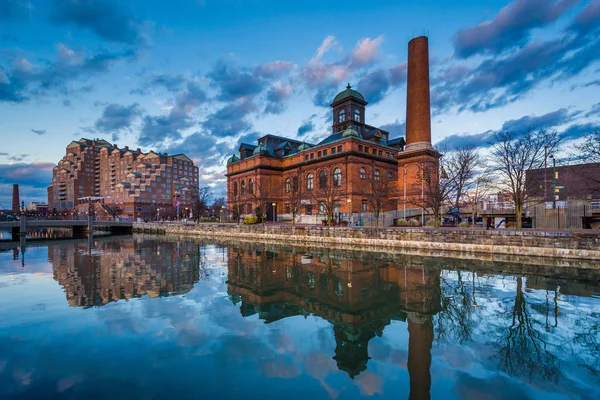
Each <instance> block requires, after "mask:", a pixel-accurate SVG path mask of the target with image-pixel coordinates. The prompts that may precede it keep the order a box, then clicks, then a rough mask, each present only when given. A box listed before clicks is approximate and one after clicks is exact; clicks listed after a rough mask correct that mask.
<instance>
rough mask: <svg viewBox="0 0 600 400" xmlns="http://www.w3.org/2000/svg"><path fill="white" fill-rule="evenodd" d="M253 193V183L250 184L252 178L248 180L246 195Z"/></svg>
mask: <svg viewBox="0 0 600 400" xmlns="http://www.w3.org/2000/svg"><path fill="white" fill-rule="evenodd" d="M252 193H254V182H252V178H250V179H248V194H252Z"/></svg>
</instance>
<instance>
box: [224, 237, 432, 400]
mask: <svg viewBox="0 0 600 400" xmlns="http://www.w3.org/2000/svg"><path fill="white" fill-rule="evenodd" d="M439 273H440V271H439V270H437V269H431V268H428V269H424V268H422V267H410V266H392V265H383V266H379V265H373V264H366V263H363V262H362V261H360V260H347V259H335V258H323V257H319V256H316V255H315V256H312V255H300V254H293V253H272V252H268V251H252V250H247V249H232V248H230V249H229V250H228V282H227V283H228V291H229V293H230V294H231V295H232V298H233V299H234V301H236V302H237V301H241V304H240V310H241V313H242V315H244V316H249V315H253V314H258V315H259V317H260V318H261V319H263V320H265V322H267V323H270V322H273V321H277V320H279V319H282V318H286V317H290V316H294V315H308V314H314V315H317V316H319V317H321V318H323V319H325V320H327V321H329V322H330V323H331V324H332V325H333V333H334V336H335V340H336V348H335V356H334V359H335V360H336V363H337V365H338V368H339V369H340V370H342V371H345V372H347V373H348V374H349V375H350V377H352V378H353V377H354V376H356V375H358V374H359V373H360V372H362V371H364V370H365V369H366V366H367V362H368V360H369V355H368V343H369V341H370V340H371V339H372V338H373V337H375V336H376V335H377V336H381V335H382V334H383V331H384V328H385V327H386V326H387V325H389V324H390V323H391V321H392V320H401V321H408V329H409V332H410V340H409V360H408V361H409V371H410V372H411V382H412V381H413V378H414V379H415V380H416V382H419V383H418V384H417V383H415V386H414V388H415V390H417V387H419V388H421V387H422V390H427V392H428V391H429V386H428V384H427V382H428V380H429V379H430V375H429V363H430V361H431V355H430V353H429V350H430V349H431V343H432V341H433V325H432V322H431V321H432V315H433V314H435V313H437V312H438V311H439V310H440V292H439V290H440V286H439V285H440V281H439Z"/></svg>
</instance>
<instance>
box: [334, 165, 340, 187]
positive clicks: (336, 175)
mask: <svg viewBox="0 0 600 400" xmlns="http://www.w3.org/2000/svg"><path fill="white" fill-rule="evenodd" d="M333 186H342V170H341V169H339V168H336V169H334V170H333Z"/></svg>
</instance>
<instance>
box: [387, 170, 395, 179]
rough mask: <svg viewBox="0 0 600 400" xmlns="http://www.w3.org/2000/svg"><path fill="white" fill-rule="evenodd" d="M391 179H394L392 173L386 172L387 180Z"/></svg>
mask: <svg viewBox="0 0 600 400" xmlns="http://www.w3.org/2000/svg"><path fill="white" fill-rule="evenodd" d="M393 177H394V174H393V172H392V171H388V172H387V178H388V179H392V178H393Z"/></svg>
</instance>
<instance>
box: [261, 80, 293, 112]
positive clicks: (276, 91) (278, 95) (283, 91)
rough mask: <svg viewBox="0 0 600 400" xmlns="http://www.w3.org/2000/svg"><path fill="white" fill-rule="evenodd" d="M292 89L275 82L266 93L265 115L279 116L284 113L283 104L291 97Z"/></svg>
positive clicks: (284, 105)
mask: <svg viewBox="0 0 600 400" xmlns="http://www.w3.org/2000/svg"><path fill="white" fill-rule="evenodd" d="M292 94H293V89H292V86H291V85H289V84H284V83H281V82H280V81H277V82H275V83H274V84H273V85H272V86H271V87H270V88H269V90H268V91H267V96H266V101H267V104H266V106H265V111H264V112H265V114H281V113H282V112H283V111H285V108H286V104H285V102H286V101H287V100H288V99H289V98H290V97H291V96H292Z"/></svg>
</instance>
